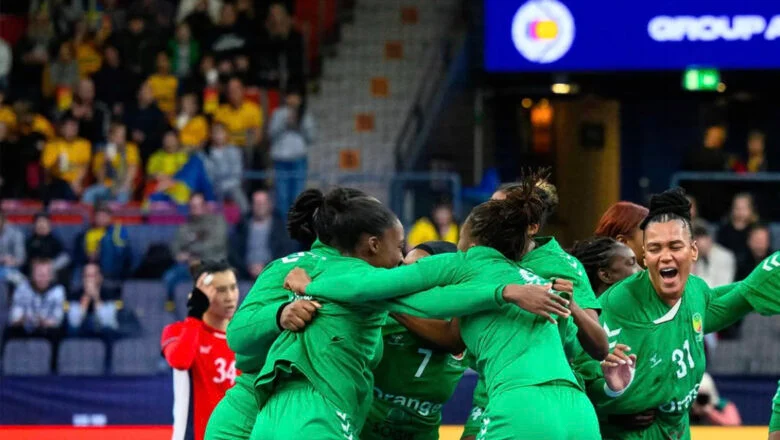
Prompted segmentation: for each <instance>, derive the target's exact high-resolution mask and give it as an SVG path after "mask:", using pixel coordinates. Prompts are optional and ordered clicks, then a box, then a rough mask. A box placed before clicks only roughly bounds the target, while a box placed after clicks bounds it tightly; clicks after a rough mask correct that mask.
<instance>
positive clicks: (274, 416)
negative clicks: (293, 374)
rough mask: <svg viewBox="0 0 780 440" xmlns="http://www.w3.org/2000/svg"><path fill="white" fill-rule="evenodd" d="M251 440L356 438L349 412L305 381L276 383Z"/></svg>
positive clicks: (346, 439) (339, 439) (261, 411)
mask: <svg viewBox="0 0 780 440" xmlns="http://www.w3.org/2000/svg"><path fill="white" fill-rule="evenodd" d="M250 439H252V440H277V439H278V440H289V439H312V440H314V439H317V440H357V439H358V435H357V430H356V427H355V424H354V421H353V420H352V417H350V416H349V415H348V414H346V413H344V412H342V411H340V410H339V409H338V408H336V406H334V405H333V404H332V403H330V402H329V401H328V400H326V399H325V397H323V396H322V394H320V393H319V392H318V391H317V390H315V389H314V387H313V386H312V385H311V383H309V382H308V381H306V380H304V379H295V380H292V381H285V382H283V383H281V384H279V385H278V386H277V388H276V390H274V393H273V394H272V395H271V397H270V398H269V399H268V400H267V401H266V403H265V406H263V408H262V409H261V410H260V412H259V413H258V414H257V420H256V421H255V427H254V429H253V430H252V435H251V436H250Z"/></svg>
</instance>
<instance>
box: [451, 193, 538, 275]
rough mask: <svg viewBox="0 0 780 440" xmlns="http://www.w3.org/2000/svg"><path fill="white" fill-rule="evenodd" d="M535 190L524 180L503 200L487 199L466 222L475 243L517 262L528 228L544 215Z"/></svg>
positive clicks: (522, 251) (521, 254)
mask: <svg viewBox="0 0 780 440" xmlns="http://www.w3.org/2000/svg"><path fill="white" fill-rule="evenodd" d="M535 188H536V186H535V183H534V182H532V181H530V180H525V181H524V182H521V183H520V184H518V186H516V187H515V188H514V189H513V190H512V191H510V192H509V193H507V197H506V199H505V200H489V201H487V202H485V203H482V204H481V205H479V206H477V207H476V208H474V210H473V211H471V214H470V215H469V217H468V219H466V223H467V225H468V228H469V233H470V235H471V237H472V238H473V239H474V241H475V242H476V243H477V244H478V245H480V246H488V247H492V248H494V249H496V250H497V251H499V252H501V254H503V255H504V256H505V257H507V258H508V259H510V260H513V261H517V260H520V259H521V258H522V256H523V255H524V254H525V251H526V248H527V243H528V240H529V239H530V238H529V237H528V226H529V225H534V224H539V223H540V222H541V221H542V217H543V216H544V213H545V208H546V207H545V204H544V202H543V201H542V199H541V198H540V196H539V192H538V191H536V190H535Z"/></svg>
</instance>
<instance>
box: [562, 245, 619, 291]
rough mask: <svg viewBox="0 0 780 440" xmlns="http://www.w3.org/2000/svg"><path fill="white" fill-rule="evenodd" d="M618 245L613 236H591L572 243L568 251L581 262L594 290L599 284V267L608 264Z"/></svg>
mask: <svg viewBox="0 0 780 440" xmlns="http://www.w3.org/2000/svg"><path fill="white" fill-rule="evenodd" d="M619 246H621V244H620V242H618V241H617V240H615V239H614V238H611V237H593V238H589V239H587V240H583V241H578V242H576V243H574V246H573V247H572V248H571V249H570V250H569V253H570V254H571V255H572V256H574V258H576V259H578V260H580V263H582V266H583V267H584V268H585V273H586V274H587V275H588V281H590V285H591V287H593V290H594V291H596V290H598V287H600V285H601V279H600V278H599V269H606V268H607V267H608V266H609V260H610V259H611V258H612V257H613V256H614V255H615V253H616V251H617V249H618V248H619Z"/></svg>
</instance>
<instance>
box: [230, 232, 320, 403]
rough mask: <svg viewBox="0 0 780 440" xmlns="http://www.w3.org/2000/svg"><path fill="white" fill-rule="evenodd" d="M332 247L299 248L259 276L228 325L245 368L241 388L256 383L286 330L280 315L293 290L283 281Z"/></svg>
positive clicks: (241, 366)
mask: <svg viewBox="0 0 780 440" xmlns="http://www.w3.org/2000/svg"><path fill="white" fill-rule="evenodd" d="M330 249H332V248H329V247H328V246H325V245H324V244H322V243H321V242H319V241H317V242H315V243H314V245H313V246H312V249H311V252H298V253H295V254H292V255H289V256H287V257H284V258H281V259H278V260H275V261H273V262H271V263H270V264H269V265H268V266H266V268H265V270H263V273H262V274H260V276H259V277H258V278H257V280H256V281H255V283H254V285H253V286H252V288H251V289H250V290H249V293H248V294H247V296H246V298H245V299H244V301H243V302H242V303H241V306H240V307H239V308H238V310H237V311H236V313H235V315H234V316H233V319H231V320H230V324H228V328H227V342H228V346H229V347H230V349H231V350H233V352H235V354H236V368H237V369H239V370H241V375H239V376H238V377H237V378H236V385H235V386H236V387H237V388H242V387H245V388H247V389H252V388H253V387H254V382H255V379H256V376H257V373H259V372H260V369H261V368H262V367H263V364H265V359H266V356H267V354H268V350H269V349H270V348H271V345H272V344H273V342H274V341H275V340H276V338H277V337H278V336H279V335H280V334H281V333H282V331H281V329H280V328H279V326H278V324H277V320H276V318H277V313H278V312H279V308H280V307H282V306H284V305H285V304H286V303H287V302H289V296H290V292H289V291H288V290H286V289H284V287H283V285H284V279H285V277H286V276H287V274H288V273H289V272H290V269H292V267H300V268H302V269H305V270H310V269H312V268H314V267H315V265H316V263H317V261H319V259H320V258H322V257H321V254H322V253H323V252H324V253H328V252H332V251H331V250H330ZM291 263H295V266H291Z"/></svg>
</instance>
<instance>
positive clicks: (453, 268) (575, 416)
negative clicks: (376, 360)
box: [290, 185, 630, 440]
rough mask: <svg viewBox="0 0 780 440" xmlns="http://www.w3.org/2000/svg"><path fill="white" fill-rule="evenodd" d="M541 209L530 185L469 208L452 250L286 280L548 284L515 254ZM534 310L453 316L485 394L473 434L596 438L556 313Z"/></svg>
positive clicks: (623, 374) (312, 290) (302, 285)
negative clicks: (404, 262) (392, 264)
mask: <svg viewBox="0 0 780 440" xmlns="http://www.w3.org/2000/svg"><path fill="white" fill-rule="evenodd" d="M543 209H544V208H543V203H542V201H541V200H540V199H539V197H538V196H536V195H535V194H534V191H533V188H532V187H531V185H528V186H527V187H526V188H525V189H524V190H522V191H517V192H516V193H513V194H510V195H509V197H508V198H507V199H506V200H504V201H496V200H494V201H489V202H486V203H484V204H482V205H480V206H478V207H477V208H475V209H474V211H472V213H471V214H470V215H469V217H468V219H467V220H466V222H465V223H464V225H463V229H462V232H461V240H460V242H459V245H458V248H459V250H460V251H462V252H458V254H454V255H453V254H443V255H437V256H433V257H429V258H423V259H421V260H419V261H418V262H417V263H415V264H413V265H410V266H405V267H400V268H396V269H392V270H385V271H382V270H380V269H373V270H370V271H357V272H355V273H351V274H345V275H343V276H341V277H336V278H332V279H327V280H318V279H317V277H314V279H313V281H310V282H302V281H300V280H295V281H294V282H291V283H290V284H291V287H292V288H293V290H295V291H298V292H301V293H305V294H306V295H311V296H313V297H315V298H319V297H320V295H321V294H324V293H325V292H326V291H327V290H328V289H335V288H336V286H338V287H340V289H339V291H340V292H341V294H342V295H347V296H358V297H359V296H360V295H370V294H373V295H377V296H385V295H391V294H409V293H411V292H414V291H415V290H414V289H415V287H417V288H419V286H414V285H412V283H409V281H408V280H409V279H410V278H416V277H421V278H423V279H426V280H429V282H432V283H437V282H439V281H441V280H442V278H450V282H465V283H466V284H470V285H475V286H478V285H480V284H489V283H491V282H494V281H495V280H501V281H502V282H503V283H515V282H517V283H529V285H530V286H534V285H536V286H540V285H546V287H545V288H549V286H550V285H549V284H548V283H549V282H548V281H546V280H544V279H542V278H540V277H538V276H536V275H534V274H533V273H531V272H528V271H526V270H524V269H522V268H520V267H519V266H517V265H516V263H513V262H514V261H518V260H520V259H522V257H523V255H524V254H525V253H526V252H527V248H528V247H527V243H528V240H530V237H529V236H528V228H529V226H530V225H531V224H536V223H538V222H539V219H540V217H541V215H542V211H543ZM507 263H509V267H507ZM505 268H506V269H505ZM291 275H292V274H291ZM452 287H453V286H450V287H445V288H444V289H445V290H446V289H449V288H452ZM551 293H553V292H551ZM550 296H554V295H550ZM542 315H543V317H540V316H536V315H534V314H531V313H528V312H527V311H525V310H522V309H520V308H517V307H511V306H503V307H501V308H500V309H498V310H490V311H484V312H478V313H472V314H468V315H465V316H462V317H461V319H460V321H461V334H462V336H463V340H464V342H465V344H466V346H467V347H468V350H469V351H471V352H473V353H474V356H475V358H476V365H475V366H476V369H477V370H478V372H479V373H481V374H482V375H483V376H484V377H485V379H486V386H487V390H488V395H489V399H488V402H489V403H488V407H487V409H486V416H485V418H484V419H483V426H482V427H481V429H480V433H479V436H480V437H479V438H485V439H493V438H496V439H503V438H548V439H569V438H571V439H575V438H576V439H583V440H587V439H598V438H600V437H599V432H598V426H597V425H598V424H597V420H596V416H595V413H594V411H593V407H592V405H591V404H590V402H589V401H588V399H587V397H586V396H585V394H584V393H583V392H582V390H581V388H580V387H579V384H578V383H577V381H576V380H575V378H574V375H573V373H572V370H571V367H570V366H569V363H568V360H567V358H566V355H565V354H564V351H563V345H562V343H561V336H560V333H559V331H558V326H557V323H556V317H555V316H550V315H548V314H544V313H543V314H542ZM559 316H562V317H567V316H568V313H566V312H565V311H564V312H561V313H560V314H559ZM315 323H316V322H315ZM610 356H613V357H611V358H608V359H612V360H614V361H616V362H617V361H619V360H620V359H623V363H621V364H619V365H615V366H608V365H604V366H603V368H604V369H605V372H606V373H607V374H605V377H606V379H605V380H606V381H607V382H608V383H609V387H610V388H609V389H614V390H615V391H616V392H619V391H621V390H622V389H623V388H622V387H624V386H625V385H626V384H627V383H628V381H629V379H630V365H629V364H628V361H629V360H630V358H629V357H627V356H625V355H622V358H619V357H617V356H614V355H610Z"/></svg>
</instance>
